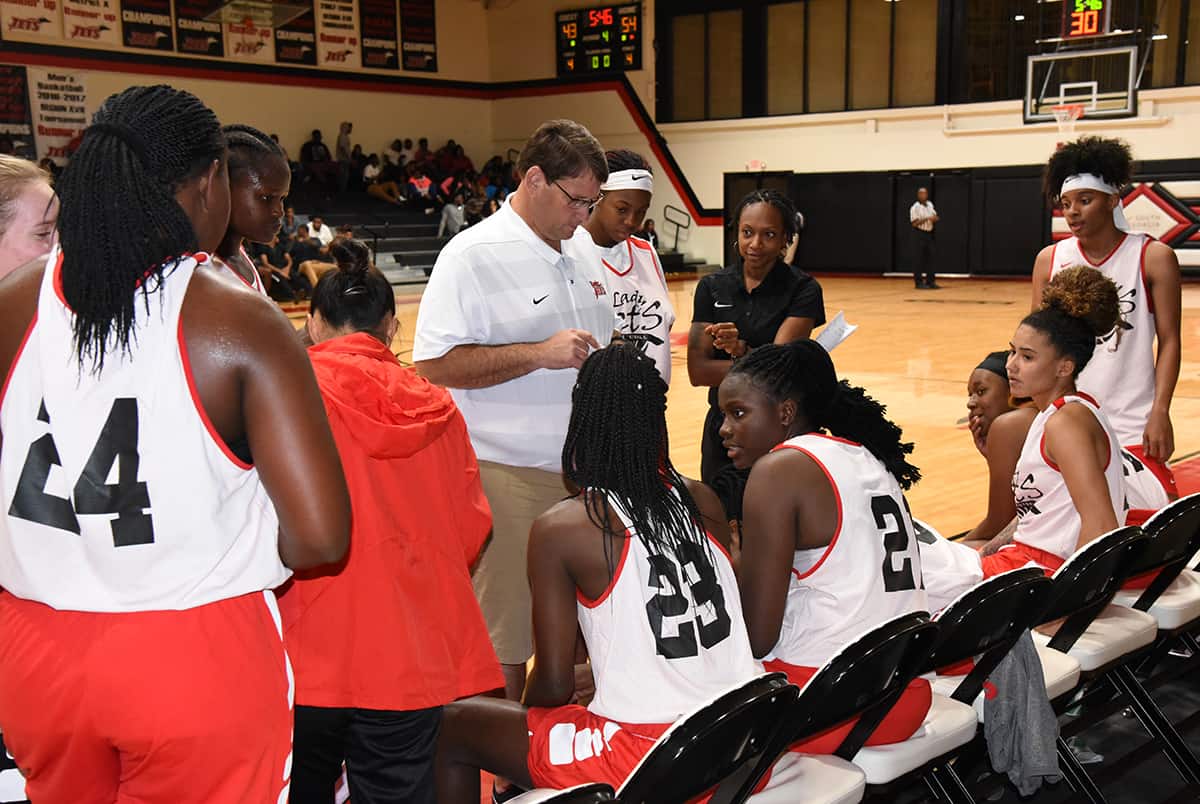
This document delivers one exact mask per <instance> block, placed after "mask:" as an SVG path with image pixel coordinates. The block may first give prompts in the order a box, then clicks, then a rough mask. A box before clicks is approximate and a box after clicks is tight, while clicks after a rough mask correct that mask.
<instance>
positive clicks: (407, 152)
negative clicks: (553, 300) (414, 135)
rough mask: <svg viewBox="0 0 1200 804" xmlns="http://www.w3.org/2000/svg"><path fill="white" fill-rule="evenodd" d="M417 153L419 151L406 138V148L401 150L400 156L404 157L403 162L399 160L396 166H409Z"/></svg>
mask: <svg viewBox="0 0 1200 804" xmlns="http://www.w3.org/2000/svg"><path fill="white" fill-rule="evenodd" d="M416 153H417V150H416V149H415V148H413V141H412V140H410V139H407V138H406V139H405V140H404V147H403V148H402V149H401V150H400V156H402V157H403V161H401V160H397V161H396V164H398V165H407V164H408V163H409V162H411V161H412V160H413V157H414V156H415V155H416Z"/></svg>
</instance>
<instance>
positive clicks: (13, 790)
mask: <svg viewBox="0 0 1200 804" xmlns="http://www.w3.org/2000/svg"><path fill="white" fill-rule="evenodd" d="M18 802H22V803H23V804H28V801H27V800H26V798H25V777H23V776H22V775H21V772H20V771H19V770H17V763H16V762H13V761H12V760H11V759H9V757H8V751H7V749H5V747H4V738H3V737H2V736H0V804H18Z"/></svg>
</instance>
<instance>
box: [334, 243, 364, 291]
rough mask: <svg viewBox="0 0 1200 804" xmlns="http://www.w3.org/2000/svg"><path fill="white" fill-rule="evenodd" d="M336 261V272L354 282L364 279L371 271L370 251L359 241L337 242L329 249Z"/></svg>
mask: <svg viewBox="0 0 1200 804" xmlns="http://www.w3.org/2000/svg"><path fill="white" fill-rule="evenodd" d="M329 253H330V254H331V255H333V258H334V260H336V261H337V267H338V271H340V272H341V273H343V274H345V275H346V276H347V277H348V278H350V279H354V280H356V281H361V280H362V279H364V278H365V277H366V275H367V273H368V272H370V270H371V250H370V249H369V248H367V244H366V243H364V242H363V241H361V240H357V239H353V238H351V239H350V240H339V241H337V242H335V243H334V244H333V245H332V246H330V247H329Z"/></svg>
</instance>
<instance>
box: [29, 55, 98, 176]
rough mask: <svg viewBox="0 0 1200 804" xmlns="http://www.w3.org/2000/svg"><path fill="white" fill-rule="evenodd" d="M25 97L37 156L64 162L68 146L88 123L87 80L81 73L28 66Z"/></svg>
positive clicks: (66, 157)
mask: <svg viewBox="0 0 1200 804" xmlns="http://www.w3.org/2000/svg"><path fill="white" fill-rule="evenodd" d="M29 98H30V100H31V101H32V106H33V122H34V131H35V132H36V134H37V154H38V158H39V159H40V158H42V157H47V156H48V157H50V158H51V159H53V160H54V161H55V162H57V163H58V164H60V165H63V164H66V162H67V159H68V157H69V156H70V150H69V146H70V145H71V144H72V143H73V142H75V141H76V140H77V139H78V138H79V136H80V135H81V134H83V130H84V129H85V128H87V125H88V113H87V82H86V80H85V79H84V77H83V73H77V72H72V71H66V70H46V69H42V68H40V67H30V68H29Z"/></svg>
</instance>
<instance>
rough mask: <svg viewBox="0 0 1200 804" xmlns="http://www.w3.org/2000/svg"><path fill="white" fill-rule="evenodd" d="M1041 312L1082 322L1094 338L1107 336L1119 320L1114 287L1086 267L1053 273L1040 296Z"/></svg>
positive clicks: (1108, 280) (1118, 304) (1110, 281)
mask: <svg viewBox="0 0 1200 804" xmlns="http://www.w3.org/2000/svg"><path fill="white" fill-rule="evenodd" d="M1042 309H1053V310H1058V311H1059V312H1061V313H1062V314H1063V315H1066V316H1069V317H1071V318H1075V319H1078V320H1080V321H1082V322H1083V323H1084V324H1086V325H1087V326H1088V328H1089V329H1090V330H1091V331H1092V333H1093V334H1094V335H1096V336H1097V337H1099V336H1101V335H1104V334H1106V333H1108V332H1111V331H1112V330H1113V328H1114V327H1116V326H1117V324H1118V323H1119V322H1120V320H1121V308H1120V296H1119V293H1118V291H1117V286H1116V285H1115V284H1113V281H1112V280H1111V279H1109V278H1108V277H1106V276H1105V275H1104V274H1102V273H1100V272H1099V271H1097V270H1096V269H1095V268H1091V267H1089V266H1086V265H1076V266H1073V267H1071V268H1067V269H1066V270H1063V271H1059V272H1058V273H1056V274H1055V275H1054V278H1053V279H1051V280H1050V282H1049V283H1048V284H1047V285H1046V289H1045V290H1044V291H1043V292H1042Z"/></svg>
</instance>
